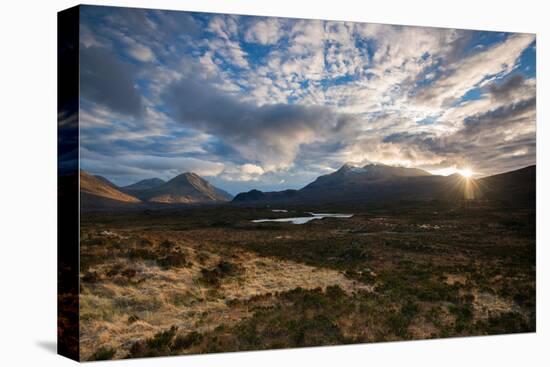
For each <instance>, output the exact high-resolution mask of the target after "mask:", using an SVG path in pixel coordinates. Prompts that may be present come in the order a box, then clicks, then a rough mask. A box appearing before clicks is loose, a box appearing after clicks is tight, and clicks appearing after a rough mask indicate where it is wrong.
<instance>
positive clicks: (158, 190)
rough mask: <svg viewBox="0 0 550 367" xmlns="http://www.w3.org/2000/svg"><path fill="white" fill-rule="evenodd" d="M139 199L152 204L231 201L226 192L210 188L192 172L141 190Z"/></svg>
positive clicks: (207, 183)
mask: <svg viewBox="0 0 550 367" xmlns="http://www.w3.org/2000/svg"><path fill="white" fill-rule="evenodd" d="M139 197H140V198H141V199H142V200H144V201H149V202H153V203H186V204H194V203H209V202H224V201H229V200H231V199H232V196H231V195H230V194H228V193H227V192H225V191H223V190H221V189H218V188H217V187H214V186H212V185H211V184H210V183H209V182H208V181H206V180H205V179H203V178H202V177H200V176H198V175H197V174H195V173H192V172H186V173H183V174H181V175H179V176H176V177H174V178H173V179H171V180H170V181H168V182H165V183H163V184H161V185H158V186H155V187H152V188H150V189H147V190H143V191H141V192H140V193H139Z"/></svg>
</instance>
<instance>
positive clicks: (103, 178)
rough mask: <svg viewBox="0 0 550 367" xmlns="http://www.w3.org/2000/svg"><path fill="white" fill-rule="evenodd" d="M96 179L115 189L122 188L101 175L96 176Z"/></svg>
mask: <svg viewBox="0 0 550 367" xmlns="http://www.w3.org/2000/svg"><path fill="white" fill-rule="evenodd" d="M94 177H95V178H97V179H98V180H99V181H101V182H103V183H104V184H106V185H108V186H110V187H112V188H114V189H117V190H119V189H120V188H119V187H118V186H117V185H115V184H114V183H112V182H111V181H109V180H108V179H106V178H105V177H103V176H100V175H94Z"/></svg>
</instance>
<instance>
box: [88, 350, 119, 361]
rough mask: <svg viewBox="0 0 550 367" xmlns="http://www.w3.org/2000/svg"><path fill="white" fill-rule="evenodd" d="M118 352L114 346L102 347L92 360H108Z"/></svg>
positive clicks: (93, 355)
mask: <svg viewBox="0 0 550 367" xmlns="http://www.w3.org/2000/svg"><path fill="white" fill-rule="evenodd" d="M115 354H116V350H115V349H113V348H107V347H100V348H99V349H97V350H96V351H95V352H94V354H92V356H91V357H90V360H91V361H106V360H109V359H112V358H113V357H114V356H115Z"/></svg>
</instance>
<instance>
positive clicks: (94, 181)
mask: <svg viewBox="0 0 550 367" xmlns="http://www.w3.org/2000/svg"><path fill="white" fill-rule="evenodd" d="M535 178H536V166H534V165H533V166H529V167H525V168H522V169H519V170H516V171H511V172H506V173H502V174H498V175H493V176H488V177H484V178H479V179H473V178H465V177H463V176H461V175H459V174H453V175H450V176H440V175H433V174H430V173H429V172H427V171H424V170H421V169H418V168H407V167H393V166H388V165H383V164H368V165H366V166H363V167H357V166H353V165H351V164H345V165H343V166H342V167H341V168H340V169H338V170H337V171H335V172H332V173H330V174H326V175H322V176H319V177H317V179H315V180H314V181H313V182H311V183H309V184H308V185H306V186H304V187H303V188H301V189H299V190H292V189H288V190H283V191H271V192H263V191H260V190H256V189H254V190H250V191H248V192H244V193H240V194H238V195H236V196H235V197H234V198H233V197H232V196H231V195H230V194H229V193H227V192H225V191H223V190H222V189H220V188H217V187H215V186H213V185H211V184H210V183H209V182H208V181H207V180H205V179H204V178H202V177H200V176H199V175H197V174H195V173H192V172H186V173H182V174H180V175H178V176H176V177H174V178H172V179H170V180H169V181H164V180H162V179H160V178H151V179H146V180H142V181H139V182H136V183H134V184H131V185H128V186H121V187H119V186H117V185H115V184H114V183H112V182H111V181H109V180H108V179H107V178H105V177H102V176H94V175H91V174H89V173H87V172H85V171H81V172H80V191H81V205H82V207H83V208H85V209H101V208H110V209H116V208H136V207H137V208H140V207H143V208H147V207H151V206H165V205H180V204H193V205H198V204H212V203H227V202H230V201H231V202H232V203H236V204H252V205H255V204H262V205H263V204H271V203H273V204H275V203H277V204H285V203H286V204H319V203H366V202H392V201H427V200H445V201H449V200H462V199H465V198H466V199H485V200H499V201H514V202H522V203H524V202H533V201H534V200H535V182H536V180H535Z"/></svg>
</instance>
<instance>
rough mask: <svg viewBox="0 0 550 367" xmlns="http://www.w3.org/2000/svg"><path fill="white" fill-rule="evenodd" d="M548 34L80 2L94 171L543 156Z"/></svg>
mask: <svg viewBox="0 0 550 367" xmlns="http://www.w3.org/2000/svg"><path fill="white" fill-rule="evenodd" d="M535 55H536V42H535V35H533V34H522V33H506V32H486V31H471V30H460V29H443V28H430V27H411V26H397V25H382V24H372V23H351V22H334V21H325V20H304V19H287V18H271V17H252V16H236V15H222V14H207V13H190V12H179V11H178V12H175V11H159V10H143V9H131V8H114V7H96V6H82V7H81V25H80V133H81V138H80V157H81V168H82V169H84V170H87V171H89V172H91V173H93V174H98V175H102V176H105V177H107V178H109V179H110V180H112V181H113V182H114V183H116V184H118V185H127V184H130V183H133V182H136V181H138V180H141V179H146V178H152V177H159V178H162V179H165V180H166V179H170V178H172V177H174V176H176V175H178V174H180V173H183V172H195V173H197V174H199V175H201V176H202V177H204V178H205V179H207V180H208V181H209V182H211V183H212V184H214V185H216V186H218V187H220V188H222V189H225V190H226V191H229V192H230V193H233V194H236V193H238V192H242V191H248V190H250V189H253V188H256V189H260V190H280V189H287V188H300V187H303V186H304V185H306V184H307V183H309V182H311V181H312V180H314V179H315V178H316V177H317V176H319V175H323V174H327V173H330V172H332V171H334V170H336V169H338V168H339V167H340V166H342V165H343V164H345V163H351V164H354V165H358V166H359V165H360V166H362V165H365V164H369V163H383V164H389V165H398V166H406V167H417V168H422V169H425V170H427V171H429V172H431V173H434V174H451V173H454V172H456V170H461V169H470V170H471V171H472V172H473V173H474V175H476V176H485V175H490V174H494V173H500V172H505V171H509V170H513V169H517V168H521V167H524V166H527V165H531V164H535V159H536V156H535V151H536V149H535V148H536V147H535V143H536V138H535V132H536V66H535V59H536V57H535Z"/></svg>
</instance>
